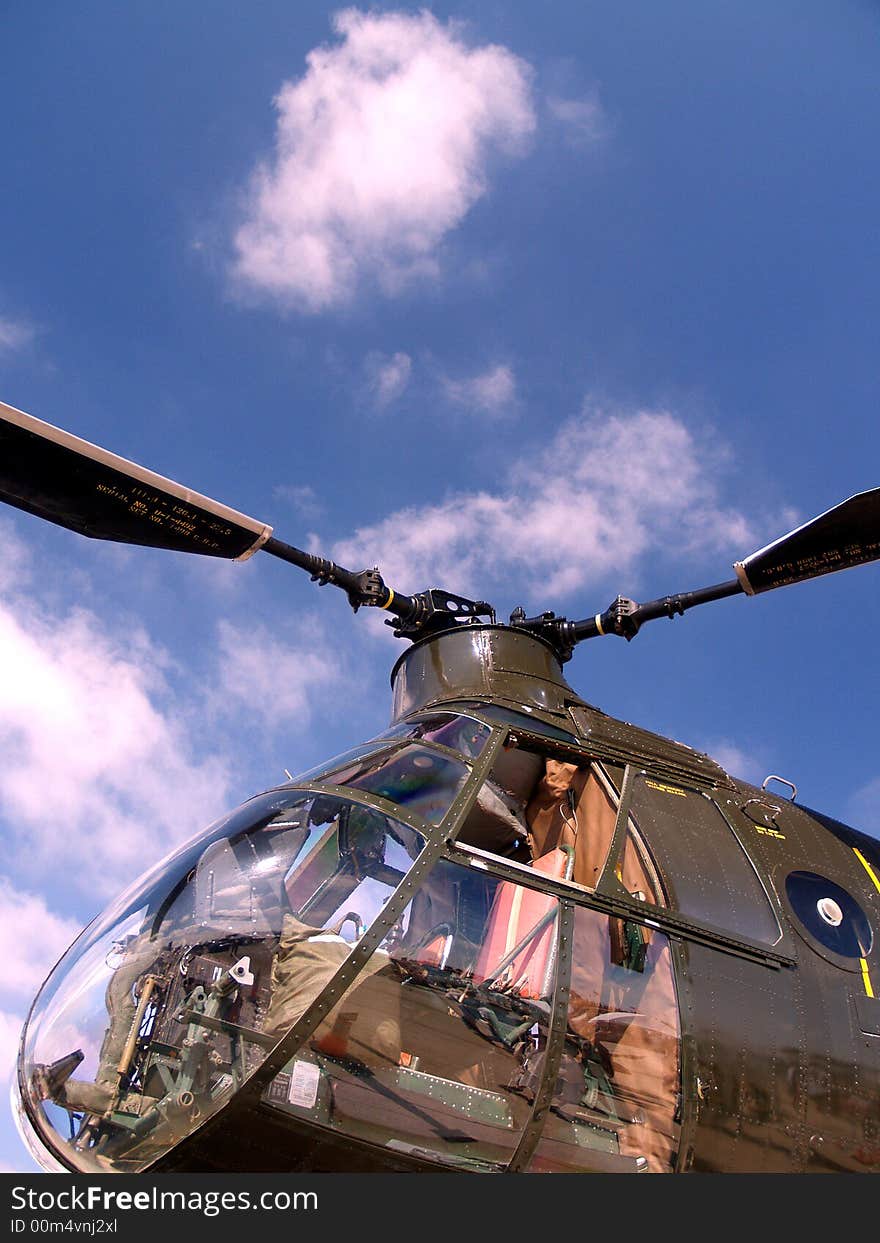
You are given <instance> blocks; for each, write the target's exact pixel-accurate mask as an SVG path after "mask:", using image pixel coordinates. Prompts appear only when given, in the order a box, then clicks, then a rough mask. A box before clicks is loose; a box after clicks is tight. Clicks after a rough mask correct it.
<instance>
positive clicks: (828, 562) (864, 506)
mask: <svg viewBox="0 0 880 1243" xmlns="http://www.w3.org/2000/svg"><path fill="white" fill-rule="evenodd" d="M878 558H880V488H872V489H871V491H869V492H859V493H857V494H856V495H855V496H851V497H849V499H848V500H846V501H842V502H841V503H840V504H839V505H835V506H834V508H833V509H828V510H826V511H825V513H824V514H820V515H819V516H818V518H813V519H812V520H811V521H810V522H805V523H804V525H803V526H800V527H797V528H796V529H795V530H794V531H791V532H789V534H788V535H783V536H780V538H779V539H777V540H774V541H773V543H772V544H768V545H767V546H766V548H759V549H758V551H757V552H753V553H752V554H751V556H750V557H746V558H745V559H744V560H743V561H737V562H736V564H735V565H734V567H733V568H734V570H736V575H737V578H738V579H739V581H740V583H741V584H742V588H743V591H745V592H746V593H747V594H748V595H750V596H755V595H759V594H760V593H761V592H762V591H772V590H773V588H774V587H786V586H788V584H789V583H802V582H804V581H806V580H807V579H809V578H818V577H819V576H820V575H821V574H831V573H832V572H833V571H834V570H847V569H849V568H850V567H851V566H854V565H864V564H866V563H867V562H869V561H876V560H877V559H878Z"/></svg>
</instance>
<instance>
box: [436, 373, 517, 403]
mask: <svg viewBox="0 0 880 1243" xmlns="http://www.w3.org/2000/svg"><path fill="white" fill-rule="evenodd" d="M443 388H444V390H445V392H446V396H447V397H448V398H449V400H450V401H452V402H454V403H455V405H457V406H461V407H462V408H463V409H466V410H469V411H471V412H475V413H479V414H488V415H500V414H505V413H507V412H509V411H510V409H511V408H512V407H513V405H514V403H515V401H516V379H515V377H514V374H513V368H512V367H510V366H509V365H508V364H507V363H498V364H497V365H496V366H494V367H490V368H489V369H488V370H487V371H484V372H482V373H481V374H480V375H475V376H471V377H469V378H468V379H464V380H454V379H450V378H449V377H448V376H444V377H443Z"/></svg>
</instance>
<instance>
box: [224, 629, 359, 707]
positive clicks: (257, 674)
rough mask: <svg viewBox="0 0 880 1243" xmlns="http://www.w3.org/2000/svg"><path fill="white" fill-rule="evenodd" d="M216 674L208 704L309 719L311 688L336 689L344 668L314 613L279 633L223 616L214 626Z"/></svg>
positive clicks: (313, 689)
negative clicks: (289, 630) (280, 635)
mask: <svg viewBox="0 0 880 1243" xmlns="http://www.w3.org/2000/svg"><path fill="white" fill-rule="evenodd" d="M217 631H218V638H219V674H218V681H217V685H216V688H215V691H214V695H213V710H214V711H215V712H217V713H220V714H235V715H240V714H241V710H242V708H245V709H246V710H247V712H248V714H249V716H250V717H251V718H258V719H260V720H261V721H263V722H265V723H266V724H269V725H278V724H280V723H282V722H285V723H289V722H291V721H294V722H296V724H297V725H298V727H299V728H300V729H305V728H306V726H307V725H308V724H309V721H310V720H311V705H312V700H313V692H314V691H315V690H319V689H320V690H332V689H334V688H335V689H339V687H340V686H341V685H342V684H343V679H344V672H343V669H342V665H341V662H340V658H339V656H338V655H337V653H336V651H335V649H334V648H333V647H331V645H330V644H329V642H328V640H327V638H326V635H325V633H324V628H323V627H322V625H321V623H320V621H319V620H318V619H317V618H307V619H305V620H304V621H303V622H302V623H300V625H299V626H298V627H297V628H296V630H295V631H294V632H293V633H291V634H290V635H288V636H286V637H284V638H282V639H279V638H278V637H277V636H276V634H275V633H270V632H269V631H268V630H267V629H266V628H265V627H263V626H256V627H252V626H249V627H240V626H235V625H233V624H232V623H231V622H226V621H222V622H220V624H219V626H218V628H217Z"/></svg>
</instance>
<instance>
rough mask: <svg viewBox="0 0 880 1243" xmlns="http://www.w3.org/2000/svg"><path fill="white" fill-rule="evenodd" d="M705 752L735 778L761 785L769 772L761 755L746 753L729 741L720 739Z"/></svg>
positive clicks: (712, 743)
mask: <svg viewBox="0 0 880 1243" xmlns="http://www.w3.org/2000/svg"><path fill="white" fill-rule="evenodd" d="M705 750H706V751H707V752H708V753H709V755H711V756H712V758H713V760H716V761H717V762H718V763H719V764H720V765H721V767H722V768H723V769H724V770H725V771H726V772H728V773H730V774H731V776H733V777H739V778H740V780H741V781H748V782H750V783H751V784H752V785H760V784H761V782H762V781H763V780H764V778H765V777H766V776H767V773H768V771H769V769H768V766H767V763H766V762H765V761H764V760H762V759H761V757H760V756H759V755H756V754H754V753H753V752H751V751H746V750H745V749H744V748H743V747H740V746H738V745H737V744H736V743H735V742H731V741H730V740H729V739H726V738H720V739H718V740H717V741H715V742H710V743H708V745H706V747H705Z"/></svg>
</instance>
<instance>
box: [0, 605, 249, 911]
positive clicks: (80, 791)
mask: <svg viewBox="0 0 880 1243" xmlns="http://www.w3.org/2000/svg"><path fill="white" fill-rule="evenodd" d="M166 664H167V660H166V659H165V658H164V656H163V654H162V653H161V652H160V651H158V650H157V649H155V648H154V647H153V646H152V645H151V644H150V643H149V642H148V640H147V639H146V637H145V636H144V635H142V634H133V635H129V636H125V637H120V636H118V635H113V634H112V633H111V632H110V631H109V629H108V628H107V627H106V626H105V625H104V624H103V623H102V621H101V620H100V619H99V618H97V617H96V616H94V615H93V614H91V613H88V612H85V611H83V610H79V611H73V612H69V613H66V614H64V615H59V616H50V615H48V614H46V613H45V612H43V611H42V610H41V609H40V608H39V607H37V605H36V604H35V602H34V601H32V600H29V599H28V598H27V597H26V596H25V595H23V594H17V595H16V596H15V598H14V602H12V601H10V602H9V603H6V602H4V603H2V604H0V745H2V751H3V756H4V762H3V765H2V768H0V808H2V811H3V814H4V818H5V819H6V820H7V821H8V823H9V824H11V825H15V826H16V828H17V830H18V832H19V833H20V835H21V840H20V841H19V843H18V851H17V860H18V862H19V864H20V867H21V869H22V870H26V869H31V870H32V871H33V873H34V874H35V875H36V874H45V869H46V867H47V866H50V867H51V868H52V870H53V871H54V872H55V873H56V874H57V875H59V876H62V875H63V876H64V877H65V878H66V883H67V884H69V885H72V886H73V887H74V888H75V887H76V886H77V885H80V886H81V887H83V888H85V889H88V890H91V891H94V890H95V889H98V890H100V891H102V892H105V893H106V892H111V891H112V890H114V889H115V888H116V887H118V885H119V884H120V882H122V881H126V880H129V879H131V878H132V877H133V876H134V875H136V874H137V873H138V872H139V871H141V870H142V868H143V866H144V865H145V864H146V863H147V862H149V861H150V860H152V859H154V858H155V857H156V855H157V854H161V853H164V851H166V850H167V849H169V848H170V847H171V846H172V845H174V844H176V843H177V842H179V841H181V840H183V839H185V838H186V837H188V836H190V835H191V834H192V833H194V832H195V831H196V830H197V829H199V828H200V827H202V825H203V824H204V823H206V822H207V821H208V820H210V818H211V816H212V815H216V814H218V813H219V811H220V810H222V809H223V807H224V805H225V802H226V799H227V793H228V788H229V783H228V778H227V775H226V766H225V764H224V763H223V762H222V761H221V759H220V758H219V757H217V756H216V755H215V756H214V757H210V756H209V757H208V758H207V759H203V760H197V759H196V758H195V757H194V756H193V753H192V749H191V743H190V738H191V731H190V730H189V728H188V724H187V722H186V721H185V720H184V719H183V717H182V716H181V715H180V714H179V713H178V712H176V711H175V709H174V707H173V706H172V705H171V703H170V696H169V693H168V687H167V685H166V683H165V674H164V667H165V665H166ZM169 790H173V791H174V797H173V799H169V798H168V791H169ZM25 842H26V843H27V849H26V850H23V849H22V846H23V844H24V843H25ZM85 859H100V860H101V867H100V869H97V870H93V869H91V868H88V867H84V866H83V860H85Z"/></svg>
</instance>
